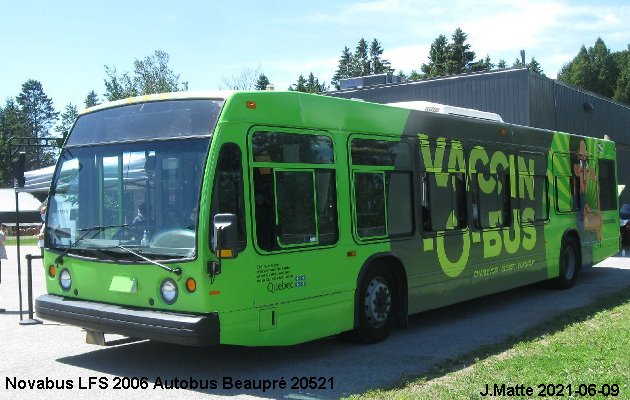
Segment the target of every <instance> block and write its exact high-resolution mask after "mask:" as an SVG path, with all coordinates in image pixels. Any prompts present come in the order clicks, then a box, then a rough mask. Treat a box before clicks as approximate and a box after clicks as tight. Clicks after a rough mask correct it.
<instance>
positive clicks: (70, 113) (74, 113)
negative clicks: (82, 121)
mask: <svg viewBox="0 0 630 400" xmlns="http://www.w3.org/2000/svg"><path fill="white" fill-rule="evenodd" d="M78 117H79V110H77V106H75V105H74V104H72V103H70V104H68V105H67V106H66V108H65V110H64V112H62V113H61V115H60V121H59V124H58V125H57V126H56V127H55V131H57V132H59V133H60V134H61V137H62V138H63V139H64V141H65V139H66V138H67V137H68V134H69V133H70V129H72V125H74V121H76V120H77V118H78Z"/></svg>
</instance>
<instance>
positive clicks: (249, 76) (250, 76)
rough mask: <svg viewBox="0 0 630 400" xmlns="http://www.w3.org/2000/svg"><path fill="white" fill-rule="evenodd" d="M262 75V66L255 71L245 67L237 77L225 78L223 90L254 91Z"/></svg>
mask: <svg viewBox="0 0 630 400" xmlns="http://www.w3.org/2000/svg"><path fill="white" fill-rule="evenodd" d="M260 75H261V73H260V65H259V66H257V67H256V68H253V69H252V68H247V67H245V68H243V69H242V70H241V71H240V72H239V73H237V74H236V75H232V76H230V77H223V85H224V87H222V89H229V90H252V89H254V88H255V87H256V83H257V82H258V79H259V78H260Z"/></svg>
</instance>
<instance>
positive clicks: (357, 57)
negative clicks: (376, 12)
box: [352, 38, 370, 76]
mask: <svg viewBox="0 0 630 400" xmlns="http://www.w3.org/2000/svg"><path fill="white" fill-rule="evenodd" d="M352 74H353V75H352V76H367V75H370V59H369V55H368V44H367V42H366V41H365V39H363V38H361V40H359V43H358V44H357V48H356V50H355V51H354V57H353V63H352Z"/></svg>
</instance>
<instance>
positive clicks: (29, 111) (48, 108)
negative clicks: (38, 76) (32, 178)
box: [16, 79, 59, 168]
mask: <svg viewBox="0 0 630 400" xmlns="http://www.w3.org/2000/svg"><path fill="white" fill-rule="evenodd" d="M16 100H17V103H18V105H19V107H20V109H21V112H22V113H23V115H24V118H25V120H26V124H27V132H28V136H29V137H32V138H35V139H39V138H44V137H49V136H50V134H49V129H50V128H51V127H52V126H53V124H54V123H55V121H56V120H57V116H58V115H59V113H58V112H56V111H55V108H54V107H53V102H52V100H51V99H50V98H49V97H48V96H47V95H46V94H45V93H44V89H43V88H42V84H41V83H40V82H38V81H36V80H33V79H30V80H28V81H26V82H25V83H24V84H23V85H22V92H21V93H20V94H19V95H18V96H17V98H16ZM26 155H27V157H26V158H27V165H28V164H29V163H30V165H28V167H30V168H42V167H46V166H49V165H52V164H53V162H54V154H53V153H51V152H50V151H48V150H46V149H44V150H42V149H40V148H39V147H36V148H35V149H33V148H30V149H27V150H26Z"/></svg>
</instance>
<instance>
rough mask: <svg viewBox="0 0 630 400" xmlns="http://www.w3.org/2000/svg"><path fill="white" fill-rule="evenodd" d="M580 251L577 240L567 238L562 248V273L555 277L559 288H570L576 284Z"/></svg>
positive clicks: (555, 284)
mask: <svg viewBox="0 0 630 400" xmlns="http://www.w3.org/2000/svg"><path fill="white" fill-rule="evenodd" d="M579 260H580V253H579V250H578V246H577V244H576V243H575V240H573V239H571V238H566V239H565V240H563V241H562V247H561V248H560V260H559V263H560V275H559V276H558V277H557V278H556V279H554V281H553V283H554V286H555V287H556V288H558V289H569V288H571V287H573V285H574V284H575V280H576V278H577V274H578V267H579Z"/></svg>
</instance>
